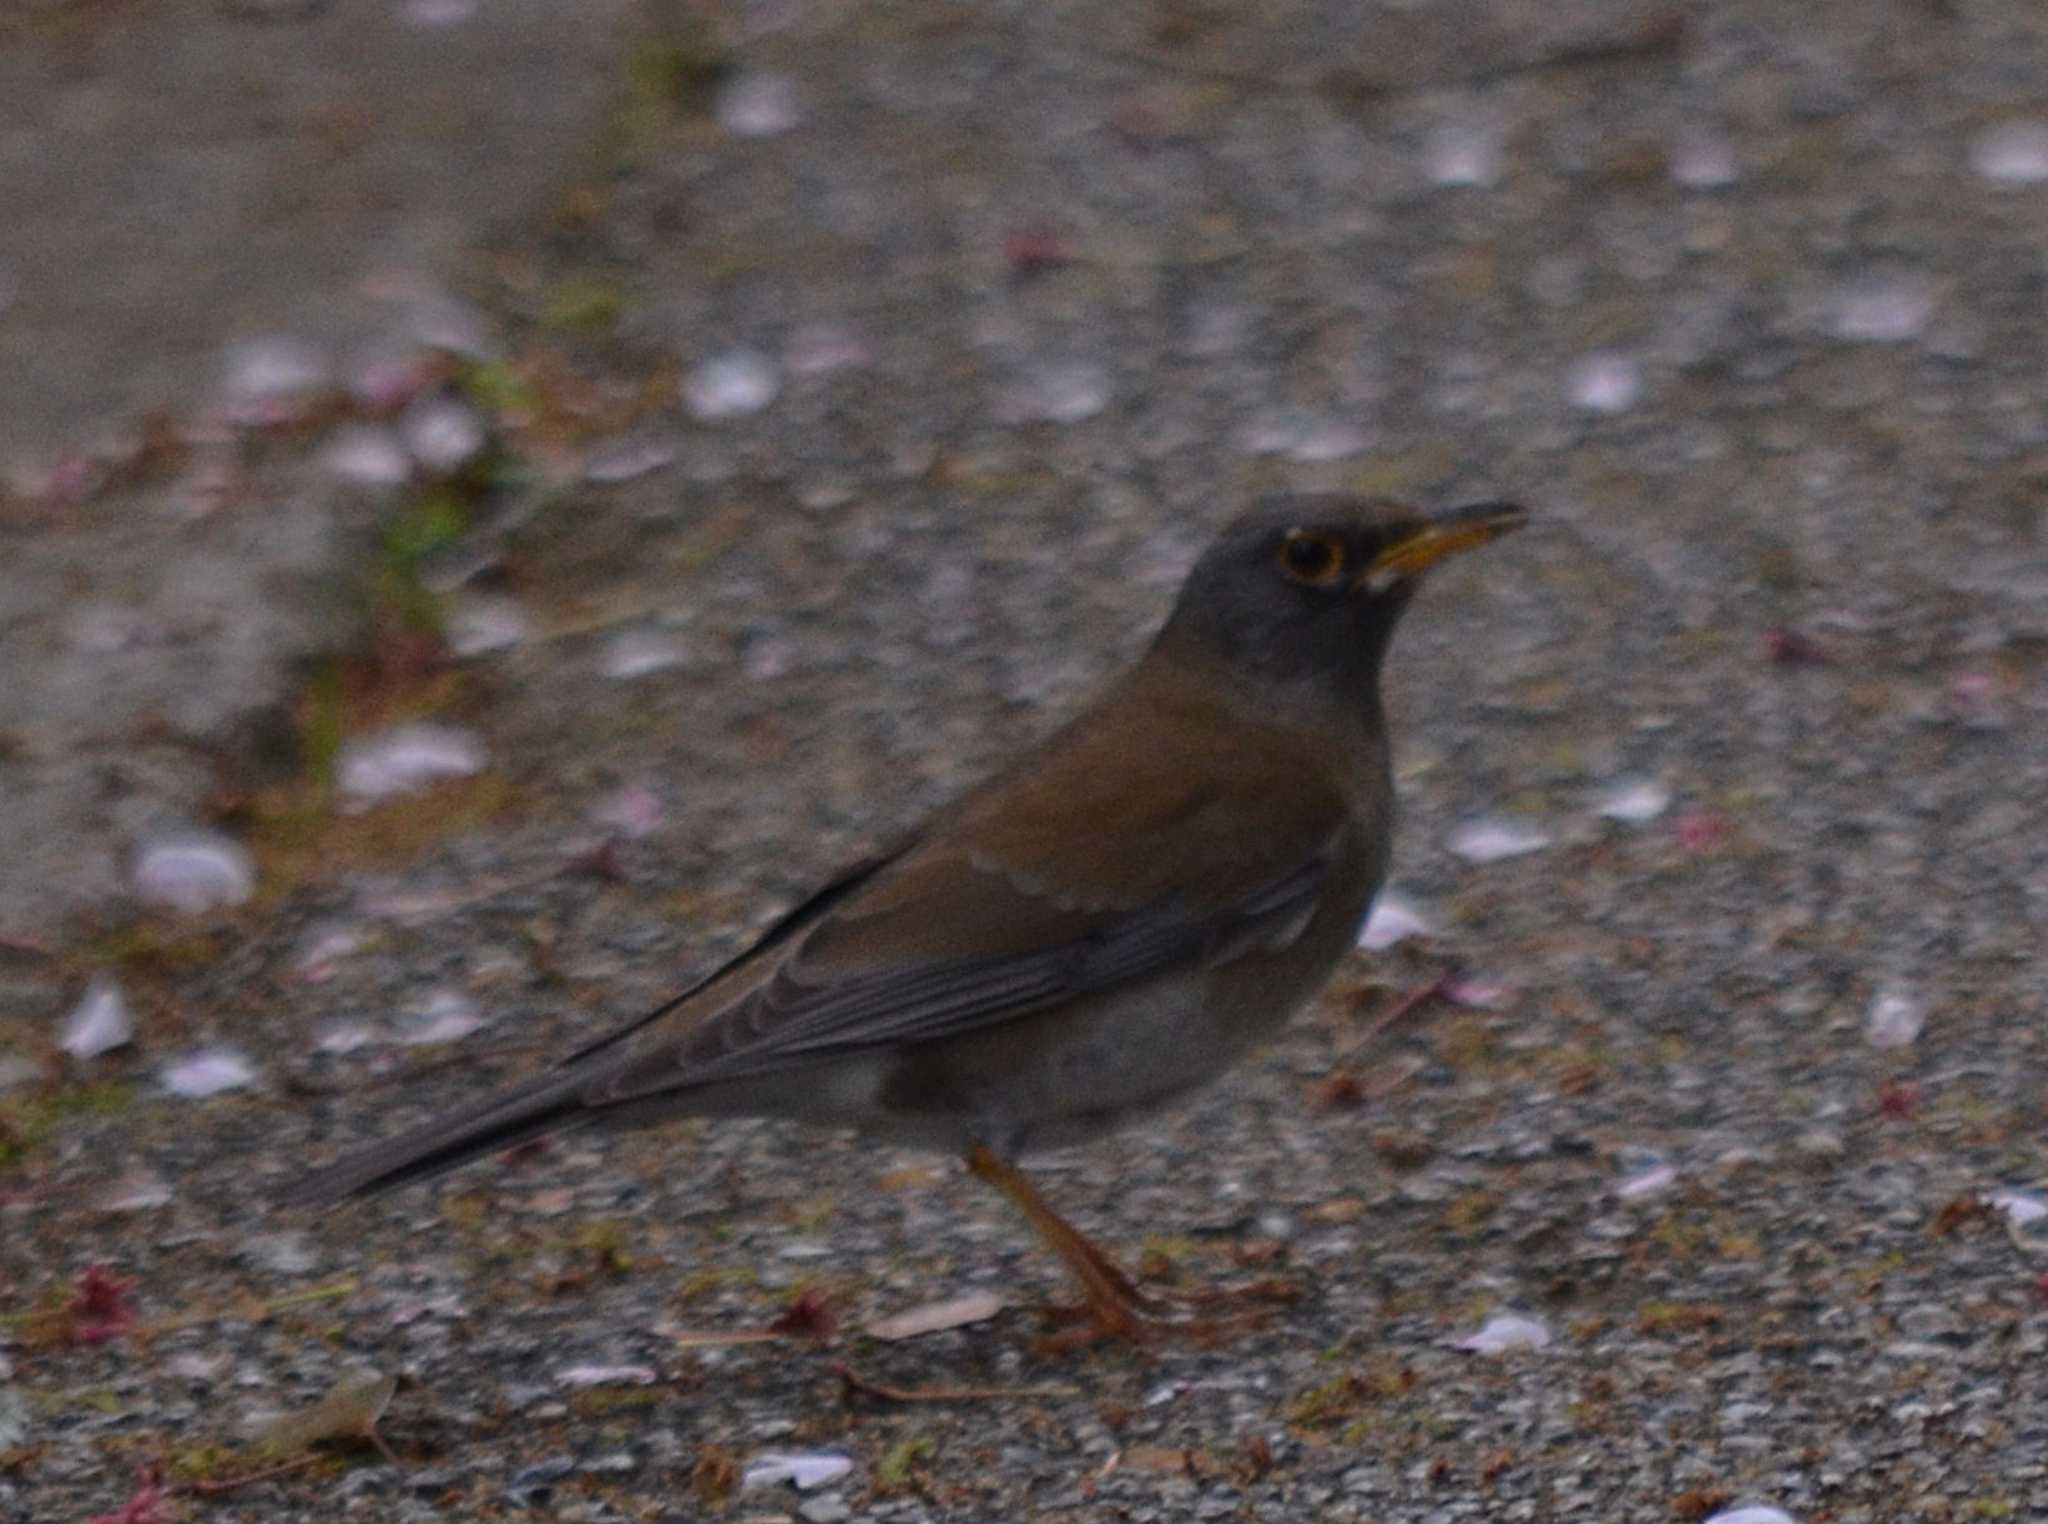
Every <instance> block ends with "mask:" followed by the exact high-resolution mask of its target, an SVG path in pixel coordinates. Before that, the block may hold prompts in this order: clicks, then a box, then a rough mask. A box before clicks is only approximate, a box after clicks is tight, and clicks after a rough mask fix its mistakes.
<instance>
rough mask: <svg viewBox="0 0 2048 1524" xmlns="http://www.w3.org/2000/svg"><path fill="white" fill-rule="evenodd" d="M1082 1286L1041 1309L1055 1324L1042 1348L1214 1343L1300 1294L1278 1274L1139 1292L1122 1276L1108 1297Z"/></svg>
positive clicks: (1096, 1288) (1044, 1350)
mask: <svg viewBox="0 0 2048 1524" xmlns="http://www.w3.org/2000/svg"><path fill="white" fill-rule="evenodd" d="M1119 1279H1121V1276H1119ZM1086 1289H1087V1290H1088V1291H1089V1296H1088V1299H1087V1300H1086V1301H1084V1302H1082V1303H1080V1304H1079V1305H1077V1306H1053V1307H1048V1308H1046V1309H1045V1312H1046V1314H1047V1316H1048V1318H1049V1319H1050V1321H1052V1323H1053V1324H1054V1325H1055V1326H1054V1327H1053V1329H1052V1331H1051V1332H1049V1333H1047V1334H1046V1335H1045V1337H1044V1338H1043V1339H1041V1340H1040V1341H1039V1349H1040V1351H1041V1352H1042V1353H1046V1354H1064V1353H1068V1352H1071V1351H1073V1350H1076V1349H1081V1348H1084V1347H1086V1346H1088V1345H1090V1344H1095V1343H1099V1342H1101V1341H1103V1340H1107V1339H1114V1340H1117V1341H1118V1342H1120V1343H1125V1344H1136V1345H1141V1346H1152V1345H1158V1344H1164V1343H1168V1342H1179V1343H1187V1344H1196V1345H1207V1344H1214V1343H1217V1342H1219V1341H1220V1340H1222V1339H1225V1338H1228V1337H1229V1336H1231V1335H1232V1334H1236V1333H1241V1332H1243V1331H1244V1330H1246V1329H1248V1328H1255V1327H1257V1326H1259V1325H1260V1324H1261V1323H1263V1322H1265V1320H1266V1319H1267V1318H1269V1317H1271V1316H1272V1315H1273V1313H1274V1312H1276V1311H1278V1310H1279V1309H1280V1308H1282V1307H1288V1306H1292V1305H1293V1304H1294V1303H1296V1302H1298V1301H1300V1300H1301V1298H1302V1297H1303V1295H1305V1291H1304V1288H1303V1287H1302V1286H1301V1284H1300V1283H1299V1282H1297V1281H1287V1280H1280V1279H1277V1278H1268V1279H1266V1280H1262V1281H1257V1282H1254V1283H1253V1284H1251V1285H1249V1286H1232V1287H1228V1288H1218V1287H1199V1288H1197V1287H1185V1288H1184V1287H1158V1288H1149V1289H1146V1290H1142V1291H1141V1290H1139V1289H1138V1288H1137V1287H1135V1286H1133V1285H1131V1284H1130V1283H1129V1281H1127V1280H1126V1281H1124V1283H1123V1287H1121V1288H1119V1291H1118V1294H1116V1295H1113V1296H1104V1295H1101V1294H1099V1293H1100V1292H1101V1291H1102V1290H1105V1289H1108V1288H1105V1287H1100V1286H1096V1285H1089V1286H1087V1287H1086ZM1124 1293H1128V1294H1124Z"/></svg>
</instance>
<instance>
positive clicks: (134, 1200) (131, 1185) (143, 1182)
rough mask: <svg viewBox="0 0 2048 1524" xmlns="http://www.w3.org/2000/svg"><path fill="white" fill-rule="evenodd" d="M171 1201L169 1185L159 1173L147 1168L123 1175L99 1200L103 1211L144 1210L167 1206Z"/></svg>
mask: <svg viewBox="0 0 2048 1524" xmlns="http://www.w3.org/2000/svg"><path fill="white" fill-rule="evenodd" d="M170 1201H171V1187H170V1185H169V1183H168V1182H167V1181H165V1180H164V1178H163V1177H162V1176H161V1175H154V1174H151V1173H150V1172H149V1171H147V1170H135V1171H133V1172H131V1173H129V1174H126V1175H123V1176H122V1177H121V1179H120V1180H119V1181H118V1182H116V1183H115V1186H114V1188H113V1189H112V1190H111V1191H109V1192H108V1193H107V1194H106V1195H105V1196H104V1197H103V1198H102V1199H101V1201H100V1210H101V1211H103V1212H146V1211H148V1210H150V1209H151V1208H153V1207H160V1206H167V1205H169V1204H170Z"/></svg>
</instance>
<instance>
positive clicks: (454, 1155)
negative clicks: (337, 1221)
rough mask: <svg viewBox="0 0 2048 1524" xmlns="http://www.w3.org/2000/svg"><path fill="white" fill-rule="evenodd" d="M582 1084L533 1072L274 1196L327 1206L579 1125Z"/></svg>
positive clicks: (283, 1202)
mask: <svg viewBox="0 0 2048 1524" xmlns="http://www.w3.org/2000/svg"><path fill="white" fill-rule="evenodd" d="M588 1083H589V1077H588V1076H587V1075H579V1074H563V1073H559V1072H557V1073H554V1074H544V1075H540V1076H539V1077H537V1078H535V1079H533V1080H530V1081H528V1082H527V1083H526V1084H524V1085H520V1086H517V1087H516V1088H514V1089H512V1090H509V1091H506V1092H504V1093H503V1094H500V1095H494V1096H492V1097H491V1098H490V1099H488V1100H486V1101H482V1102H480V1103H478V1104H477V1105H475V1106H472V1107H470V1108H469V1109H468V1110H466V1111H458V1112H456V1113H455V1114H454V1115H453V1116H443V1117H437V1118H435V1119H434V1120H433V1121H431V1122H425V1123H422V1124H421V1125H420V1126H418V1127H415V1128H414V1129H413V1130H412V1131H411V1132H403V1133H400V1134H399V1135H398V1136H397V1137H395V1138H390V1139H387V1140H386V1141H384V1142H382V1143H377V1144H373V1145H372V1146H370V1147H369V1148H366V1149H363V1150H362V1151H361V1152H360V1153H354V1154H349V1155H346V1156H345V1157H343V1158H341V1159H337V1160H336V1161H335V1162H334V1163H332V1164H330V1165H327V1166H326V1167H325V1168H323V1169H317V1170H314V1171H313V1172H312V1173H311V1174H310V1175H304V1176H301V1177H300V1178H299V1179H297V1180H295V1181H293V1182H292V1183H291V1184H290V1185H289V1186H287V1187H286V1188H285V1189H284V1191H283V1192H282V1193H281V1194H280V1195H279V1196H278V1198H277V1202H278V1205H280V1206H310V1207H319V1206H333V1205H334V1204H335V1203H337V1202H340V1201H345V1200H347V1199H348V1198H349V1197H351V1196H374V1195H381V1194H382V1193H384V1192H385V1191H389V1190H396V1189H397V1188H398V1187H399V1186H401V1185H410V1184H411V1183H412V1182H414V1181H415V1180H427V1179H431V1178H432V1177H433V1176H435V1175H440V1174H445V1173H446V1172H447V1171H449V1170H451V1169H454V1168H455V1167H456V1166H457V1165H460V1164H466V1163H468V1162H469V1161H470V1160H471V1159H475V1158H478V1157H480V1156H481V1155H484V1154H494V1153H499V1152H502V1151H503V1150H505V1149H508V1148H511V1147H513V1146H514V1145H516V1144H519V1143H524V1142H526V1141H527V1140H528V1139H529V1138H537V1137H540V1136H541V1135H542V1134H543V1133H550V1132H562V1131H565V1130H566V1129H568V1128H572V1127H580V1126H584V1125H586V1124H588V1123H589V1122H591V1121H592V1120H594V1113H592V1112H591V1111H589V1110H588V1109H586V1108H585V1106H584V1104H583V1099H582V1091H583V1088H584V1086H585V1085H587V1084H588Z"/></svg>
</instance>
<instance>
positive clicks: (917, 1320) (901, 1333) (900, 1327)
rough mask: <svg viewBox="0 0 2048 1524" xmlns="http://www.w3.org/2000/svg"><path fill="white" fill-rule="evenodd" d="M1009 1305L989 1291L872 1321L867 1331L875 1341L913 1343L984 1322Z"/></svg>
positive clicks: (958, 1297) (957, 1297)
mask: <svg viewBox="0 0 2048 1524" xmlns="http://www.w3.org/2000/svg"><path fill="white" fill-rule="evenodd" d="M1009 1305H1010V1304H1009V1303H1008V1302H1007V1301H1005V1300H1004V1299H1003V1298H1002V1297H1001V1296H999V1295H997V1294H996V1293H995V1292H993V1291H979V1292H973V1293H971V1294H969V1295H967V1296H956V1297H953V1298H951V1299H949V1300H947V1301H944V1302H929V1303H927V1304H926V1305H924V1306H922V1307H913V1308H911V1309H910V1310H909V1311H907V1312H896V1313H891V1314H890V1315H889V1316H888V1317H885V1318H876V1319H875V1320H874V1321H873V1322H871V1323H869V1324H868V1326H867V1331H868V1333H869V1334H870V1335H871V1336H872V1337H874V1338H877V1339H915V1338H917V1337H919V1336H920V1335H923V1334H930V1333H943V1332H944V1331H945V1330H946V1329H949V1328H964V1327H966V1326H967V1325H968V1324H969V1323H983V1322H986V1321H988V1319H990V1318H992V1317H994V1316H995V1315H996V1314H997V1313H999V1312H1001V1311H1002V1310H1003V1309H1004V1308H1005V1307H1007V1306H1009Z"/></svg>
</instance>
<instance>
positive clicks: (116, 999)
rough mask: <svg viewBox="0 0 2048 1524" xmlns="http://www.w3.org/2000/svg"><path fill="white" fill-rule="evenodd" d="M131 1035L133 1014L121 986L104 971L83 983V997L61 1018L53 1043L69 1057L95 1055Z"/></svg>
mask: <svg viewBox="0 0 2048 1524" xmlns="http://www.w3.org/2000/svg"><path fill="white" fill-rule="evenodd" d="M134 1039H135V1018H134V1016H133V1015H132V1014H130V1012H129V1010H128V1001H127V999H126V998H125V997H124V996H123V995H122V994H121V986H120V985H118V984H116V983H115V982H114V981H113V979H111V978H110V977H108V976H107V975H105V974H98V975H95V976H94V978H93V981H92V982H91V983H90V984H88V985H87V986H86V987H85V998H84V999H82V1000H80V1001H79V1002H78V1004H77V1006H76V1007H75V1008H73V1010H72V1012H71V1014H70V1015H69V1016H66V1017H65V1018H64V1030H63V1033H62V1034H61V1035H60V1036H59V1037H58V1039H57V1046H58V1047H60V1048H62V1049H63V1050H64V1051H65V1052H66V1053H69V1054H70V1055H71V1056H72V1057H73V1058H97V1057H98V1056H99V1055H100V1054H102V1053H107V1052H111V1051H112V1050H113V1049H115V1048H119V1047H123V1046H125V1045H126V1044H128V1043H130V1042H132V1041H134Z"/></svg>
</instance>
